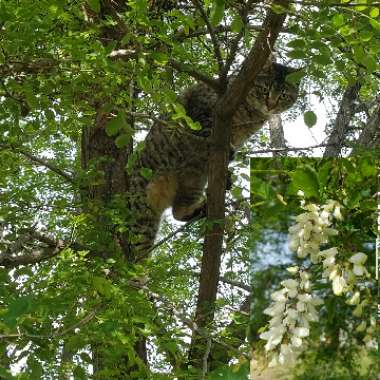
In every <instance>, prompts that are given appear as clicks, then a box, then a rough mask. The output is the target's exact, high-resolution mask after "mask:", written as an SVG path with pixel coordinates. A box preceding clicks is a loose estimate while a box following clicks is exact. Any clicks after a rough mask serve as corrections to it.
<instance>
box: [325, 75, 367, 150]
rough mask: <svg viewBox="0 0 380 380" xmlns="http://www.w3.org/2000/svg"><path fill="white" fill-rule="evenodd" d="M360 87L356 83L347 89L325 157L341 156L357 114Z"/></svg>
mask: <svg viewBox="0 0 380 380" xmlns="http://www.w3.org/2000/svg"><path fill="white" fill-rule="evenodd" d="M360 87H361V83H360V82H355V83H354V84H352V85H349V86H347V88H346V89H345V91H344V94H343V97H342V100H341V102H340V106H339V111H338V113H337V115H336V118H335V121H334V124H333V127H332V131H331V133H330V136H329V138H328V139H327V145H328V146H327V147H326V149H325V152H324V154H323V157H337V156H339V154H340V152H341V150H342V147H343V144H344V141H345V139H346V137H347V133H348V129H349V126H350V122H351V120H352V116H353V115H354V114H355V113H356V112H355V111H356V110H355V109H356V107H355V102H356V100H357V99H358V96H359V90H360Z"/></svg>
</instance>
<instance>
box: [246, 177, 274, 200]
mask: <svg viewBox="0 0 380 380" xmlns="http://www.w3.org/2000/svg"><path fill="white" fill-rule="evenodd" d="M251 193H252V194H253V195H258V196H260V197H261V198H264V199H271V198H272V197H273V195H274V193H275V192H274V190H273V187H272V186H271V185H270V184H269V183H267V182H265V181H263V180H262V179H261V178H259V177H256V176H252V177H251Z"/></svg>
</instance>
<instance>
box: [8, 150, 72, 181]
mask: <svg viewBox="0 0 380 380" xmlns="http://www.w3.org/2000/svg"><path fill="white" fill-rule="evenodd" d="M14 150H15V151H16V152H18V153H20V154H22V155H23V156H25V157H26V158H27V159H28V160H29V161H31V162H32V163H35V164H38V165H40V166H44V167H45V168H47V169H49V170H51V171H52V172H54V173H55V174H58V175H59V176H61V177H62V178H64V179H65V180H66V181H67V182H70V183H74V178H73V176H72V175H70V174H68V173H67V172H66V171H64V170H62V169H60V168H59V167H58V166H56V165H54V164H53V163H51V162H50V161H49V160H46V159H43V158H40V157H37V156H35V155H33V154H31V153H29V152H28V151H26V150H24V149H20V148H15V149H14Z"/></svg>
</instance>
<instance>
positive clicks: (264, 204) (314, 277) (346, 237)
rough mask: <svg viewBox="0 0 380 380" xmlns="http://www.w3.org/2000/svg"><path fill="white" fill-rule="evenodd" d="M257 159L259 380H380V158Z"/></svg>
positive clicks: (253, 336)
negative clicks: (379, 264) (379, 248)
mask: <svg viewBox="0 0 380 380" xmlns="http://www.w3.org/2000/svg"><path fill="white" fill-rule="evenodd" d="M250 164H251V172H250V191H251V198H250V201H251V221H252V231H253V232H252V234H253V236H252V239H251V240H252V244H251V247H252V252H251V289H252V297H251V307H250V323H249V334H248V340H249V344H250V347H251V354H252V356H251V364H250V373H251V379H255V380H262V379H284V380H285V379H288V380H317V379H318V380H319V379H340V380H346V379H347V380H349V379H363V380H364V379H378V376H379V370H378V362H379V354H378V337H379V324H378V255H377V250H378V241H379V240H378V234H379V224H378V217H379V214H378V212H379V211H378V210H379V209H378V207H379V177H378V174H379V160H378V159H376V158H375V157H374V156H373V155H371V154H361V155H353V156H351V157H348V158H289V157H276V158H252V159H251V161H250ZM376 247H377V248H376Z"/></svg>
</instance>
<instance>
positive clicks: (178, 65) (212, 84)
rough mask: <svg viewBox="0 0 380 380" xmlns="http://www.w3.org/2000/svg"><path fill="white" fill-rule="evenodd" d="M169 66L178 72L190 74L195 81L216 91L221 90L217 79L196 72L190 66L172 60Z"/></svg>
mask: <svg viewBox="0 0 380 380" xmlns="http://www.w3.org/2000/svg"><path fill="white" fill-rule="evenodd" d="M169 65H170V66H172V67H173V68H174V69H176V70H177V71H180V72H182V73H186V74H189V75H190V76H191V77H193V78H194V79H196V80H199V81H201V82H204V83H206V84H207V85H208V86H209V87H211V88H213V89H214V90H216V91H217V90H219V85H218V81H217V80H216V79H213V78H211V77H209V76H208V75H205V74H203V73H201V72H199V71H197V70H194V69H193V68H191V67H190V66H188V65H185V64H183V63H181V62H178V61H176V60H175V59H170V60H169Z"/></svg>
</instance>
